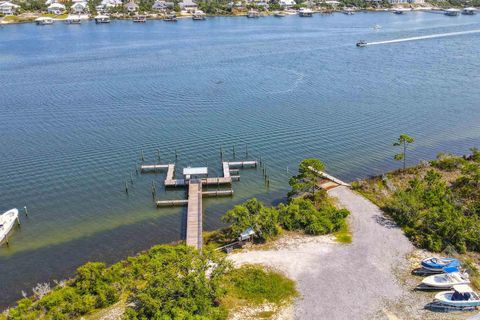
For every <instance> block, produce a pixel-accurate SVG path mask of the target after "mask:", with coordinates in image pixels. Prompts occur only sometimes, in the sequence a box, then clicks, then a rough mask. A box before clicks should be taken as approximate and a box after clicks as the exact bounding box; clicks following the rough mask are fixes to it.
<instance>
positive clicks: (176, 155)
mask: <svg viewBox="0 0 480 320" xmlns="http://www.w3.org/2000/svg"><path fill="white" fill-rule="evenodd" d="M177 159H178V153H177V149H175V161H177Z"/></svg>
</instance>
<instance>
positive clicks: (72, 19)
mask: <svg viewBox="0 0 480 320" xmlns="http://www.w3.org/2000/svg"><path fill="white" fill-rule="evenodd" d="M65 23H66V24H81V23H82V19H81V18H80V16H74V15H69V16H68V17H67V18H66V19H65Z"/></svg>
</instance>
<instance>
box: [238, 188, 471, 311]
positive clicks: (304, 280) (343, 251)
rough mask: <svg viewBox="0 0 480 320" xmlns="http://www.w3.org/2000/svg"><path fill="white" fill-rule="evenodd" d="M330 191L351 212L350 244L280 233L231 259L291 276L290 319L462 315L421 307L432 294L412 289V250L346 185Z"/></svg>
mask: <svg viewBox="0 0 480 320" xmlns="http://www.w3.org/2000/svg"><path fill="white" fill-rule="evenodd" d="M329 194H330V195H331V196H332V197H335V198H337V200H338V204H339V205H340V206H342V207H346V208H347V209H349V210H350V212H351V213H352V215H351V217H350V226H351V230H352V233H353V242H352V244H350V245H342V244H337V243H335V242H334V241H333V239H332V238H330V237H326V236H320V237H308V236H297V237H284V238H282V239H280V240H279V241H277V242H276V243H274V244H273V245H272V246H271V247H270V248H267V249H262V250H256V249H253V250H249V249H246V250H244V251H242V252H239V253H235V254H233V255H231V256H230V259H231V260H232V261H233V262H234V263H235V264H237V265H241V264H245V263H259V264H263V265H266V266H269V267H273V268H275V269H277V270H280V271H282V272H284V273H285V274H286V275H287V276H289V277H290V278H292V279H294V280H295V281H296V282H297V285H298V290H299V291H300V294H301V298H299V299H297V300H296V301H295V304H294V311H293V315H291V316H290V318H295V319H328V320H334V319H342V320H343V319H390V320H396V319H404V320H407V319H408V320H410V319H422V320H423V319H465V318H466V316H465V315H459V314H441V313H433V312H430V311H426V310H424V309H423V307H424V305H425V304H427V303H428V302H431V301H432V298H433V295H434V294H433V293H417V292H413V290H412V289H413V288H414V287H415V285H416V284H417V283H418V282H419V281H420V280H421V278H417V277H414V276H411V275H410V270H411V263H410V261H409V260H408V259H407V256H410V255H411V254H412V252H413V250H414V248H413V246H412V245H411V243H410V242H409V241H408V239H407V238H406V237H405V236H404V235H403V233H402V231H401V230H400V229H399V228H397V227H396V226H395V224H394V223H392V222H391V221H390V220H388V219H386V218H385V217H384V216H383V214H382V212H381V210H380V209H379V208H378V207H377V206H375V205H374V204H372V203H371V202H370V201H368V200H366V199H365V198H363V197H362V196H360V195H358V194H356V193H355V192H353V191H351V190H350V189H348V188H346V187H337V188H335V189H332V190H330V191H329ZM472 315H473V314H469V316H472Z"/></svg>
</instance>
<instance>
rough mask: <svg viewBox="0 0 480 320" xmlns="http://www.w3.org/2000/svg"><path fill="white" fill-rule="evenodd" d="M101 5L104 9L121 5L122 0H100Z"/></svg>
mask: <svg viewBox="0 0 480 320" xmlns="http://www.w3.org/2000/svg"><path fill="white" fill-rule="evenodd" d="M101 5H102V6H103V7H104V8H105V9H109V8H114V7H119V6H121V5H122V0H102V2H101Z"/></svg>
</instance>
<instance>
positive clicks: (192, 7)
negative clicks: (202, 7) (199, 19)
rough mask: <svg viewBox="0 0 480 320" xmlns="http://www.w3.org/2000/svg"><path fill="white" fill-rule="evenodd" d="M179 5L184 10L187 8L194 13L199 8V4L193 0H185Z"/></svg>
mask: <svg viewBox="0 0 480 320" xmlns="http://www.w3.org/2000/svg"><path fill="white" fill-rule="evenodd" d="M179 5H180V8H181V9H182V10H185V11H187V12H189V13H193V12H195V11H196V10H197V9H198V5H197V4H196V3H195V2H193V1H192V0H183V1H182V2H180V3H179Z"/></svg>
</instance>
